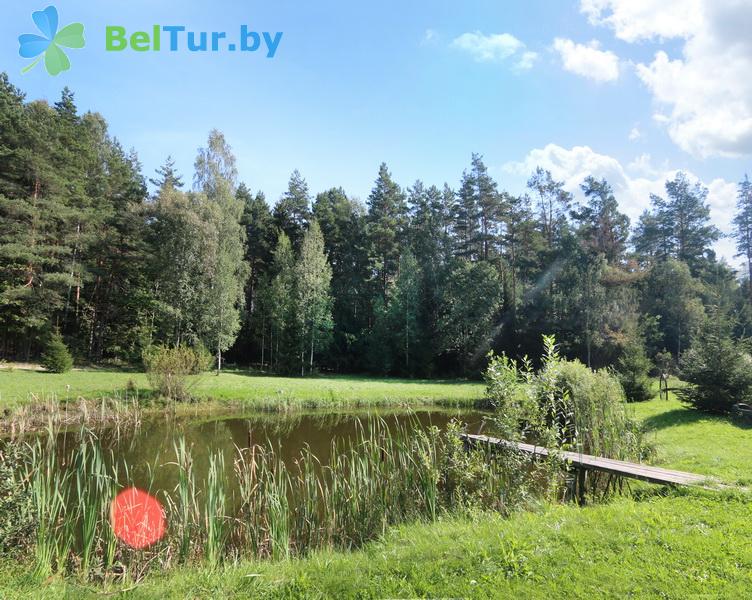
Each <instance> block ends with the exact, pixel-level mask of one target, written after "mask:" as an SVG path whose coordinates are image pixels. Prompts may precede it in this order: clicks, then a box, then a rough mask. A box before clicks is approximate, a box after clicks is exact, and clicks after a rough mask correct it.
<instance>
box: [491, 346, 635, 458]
mask: <svg viewBox="0 0 752 600" xmlns="http://www.w3.org/2000/svg"><path fill="white" fill-rule="evenodd" d="M544 345H545V353H544V356H543V360H542V367H541V369H540V370H539V371H538V372H537V373H533V372H532V370H531V369H530V366H529V363H528V362H527V361H523V364H522V365H521V366H520V365H518V364H517V363H516V362H515V361H512V360H509V359H508V358H506V357H504V356H502V357H493V356H492V357H491V361H490V364H489V367H488V369H487V370H486V373H485V377H486V384H487V390H488V394H489V395H490V397H491V399H492V401H493V402H495V403H496V406H497V407H498V409H497V410H498V412H499V419H498V421H499V425H500V426H501V429H502V432H503V434H504V435H505V436H508V437H510V438H511V439H516V438H519V437H522V438H527V439H530V440H534V441H535V442H537V443H539V444H541V445H545V446H549V447H562V448H569V447H576V448H577V449H579V450H581V451H582V452H585V453H587V454H594V455H598V456H608V457H611V458H622V459H626V458H639V457H641V455H642V454H643V453H644V452H645V448H644V447H643V444H642V436H641V433H640V430H639V427H638V426H637V424H636V423H635V422H634V421H632V420H631V419H629V418H628V416H627V413H626V406H625V398H624V391H623V390H622V387H621V384H620V383H619V381H618V379H617V378H616V376H615V375H613V374H612V373H610V372H609V371H607V370H601V371H592V370H591V369H589V368H588V367H587V366H585V365H583V364H582V363H581V362H579V361H576V360H575V361H568V360H566V359H563V358H561V357H560V356H559V353H558V349H557V346H556V343H555V340H554V338H553V337H548V336H544Z"/></svg>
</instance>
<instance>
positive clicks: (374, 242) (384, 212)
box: [367, 163, 407, 299]
mask: <svg viewBox="0 0 752 600" xmlns="http://www.w3.org/2000/svg"><path fill="white" fill-rule="evenodd" d="M367 222H368V239H369V242H370V244H371V259H372V262H373V267H374V270H375V271H376V273H377V276H376V280H377V285H378V289H379V292H380V293H381V295H382V297H383V298H384V299H386V297H387V288H388V286H389V283H390V282H392V281H394V278H395V277H396V276H397V271H398V269H399V257H400V249H401V242H402V240H403V238H404V235H405V228H406V226H407V205H406V203H405V195H404V193H403V192H402V190H401V189H400V187H399V185H397V184H396V183H395V182H394V180H393V179H392V175H391V173H389V170H388V169H387V166H386V164H385V163H382V164H381V166H380V167H379V176H378V177H377V179H376V185H375V186H374V188H373V190H372V191H371V195H370V196H369V197H368V217H367Z"/></svg>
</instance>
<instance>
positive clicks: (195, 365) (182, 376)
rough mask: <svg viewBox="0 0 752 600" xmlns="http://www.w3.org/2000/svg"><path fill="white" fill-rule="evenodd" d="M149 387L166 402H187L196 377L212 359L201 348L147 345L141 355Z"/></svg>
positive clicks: (207, 367) (209, 365)
mask: <svg viewBox="0 0 752 600" xmlns="http://www.w3.org/2000/svg"><path fill="white" fill-rule="evenodd" d="M142 359H143V363H144V368H145V369H146V377H147V379H148V380H149V385H151V387H152V388H153V389H154V391H156V392H157V393H158V394H160V395H161V396H162V397H164V398H167V399H169V400H177V401H185V400H190V398H191V395H190V391H191V389H192V388H193V386H194V385H195V384H196V381H197V380H196V378H195V377H193V378H191V376H195V375H200V374H201V373H204V372H205V371H208V370H209V369H210V368H211V366H212V361H213V358H212V356H211V354H209V352H208V351H207V350H206V348H204V347H203V346H197V347H190V346H186V345H182V346H151V347H149V348H147V349H146V350H145V351H144V354H143V357H142Z"/></svg>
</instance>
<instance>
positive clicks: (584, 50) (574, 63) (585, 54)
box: [554, 38, 619, 82]
mask: <svg viewBox="0 0 752 600" xmlns="http://www.w3.org/2000/svg"><path fill="white" fill-rule="evenodd" d="M554 50H556V51H557V52H558V53H559V56H561V61H562V64H563V66H564V69H565V70H567V71H569V72H570V73H575V74H576V75H580V76H581V77H587V78H588V79H592V80H594V81H600V82H604V81H616V80H617V79H618V78H619V57H618V56H616V54H614V53H613V52H611V51H606V50H601V49H600V44H599V42H598V41H597V40H593V41H591V42H590V43H589V44H587V45H586V44H576V43H575V42H573V41H572V40H568V39H565V38H556V39H555V40H554Z"/></svg>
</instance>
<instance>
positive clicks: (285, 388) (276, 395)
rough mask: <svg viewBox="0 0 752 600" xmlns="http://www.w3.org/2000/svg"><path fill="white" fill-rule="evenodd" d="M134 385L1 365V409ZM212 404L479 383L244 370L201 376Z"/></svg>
mask: <svg viewBox="0 0 752 600" xmlns="http://www.w3.org/2000/svg"><path fill="white" fill-rule="evenodd" d="M129 389H130V390H134V389H135V390H137V391H138V394H139V396H142V397H147V396H148V395H149V384H148V381H147V379H146V375H145V374H144V373H141V372H136V371H133V372H129V371H116V370H106V369H76V370H74V371H70V372H68V373H63V374H56V373H47V372H44V371H36V370H32V369H21V368H16V369H12V370H8V369H7V368H6V369H0V408H10V409H13V408H16V407H19V406H22V405H24V404H26V403H29V402H31V401H34V400H35V399H39V400H47V399H50V398H55V399H57V400H58V401H71V400H74V401H75V400H77V399H78V398H79V397H83V398H85V399H87V400H97V399H99V398H102V397H124V396H125V395H126V394H133V393H134V392H129V391H127V390H129ZM191 392H192V394H193V395H195V396H196V397H197V398H198V399H200V400H204V401H213V402H214V403H216V404H217V405H220V406H221V405H222V404H242V405H243V407H244V408H254V407H258V408H265V409H268V408H274V407H282V408H293V407H296V406H299V407H305V408H319V407H320V408H341V407H344V406H352V407H357V406H361V405H362V406H378V405H389V404H396V405H399V404H434V403H438V404H451V405H472V404H473V403H474V402H476V401H478V400H480V399H481V398H482V397H483V392H484V386H483V384H482V383H479V382H465V381H440V380H418V379H387V378H375V377H361V376H354V375H353V376H348V375H337V376H320V377H307V378H295V377H272V376H264V375H257V374H253V373H250V372H247V371H224V372H222V373H220V374H219V375H216V374H213V373H207V374H205V375H202V376H200V377H199V378H198V379H197V380H196V381H195V385H194V387H193V388H192V390H191Z"/></svg>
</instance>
